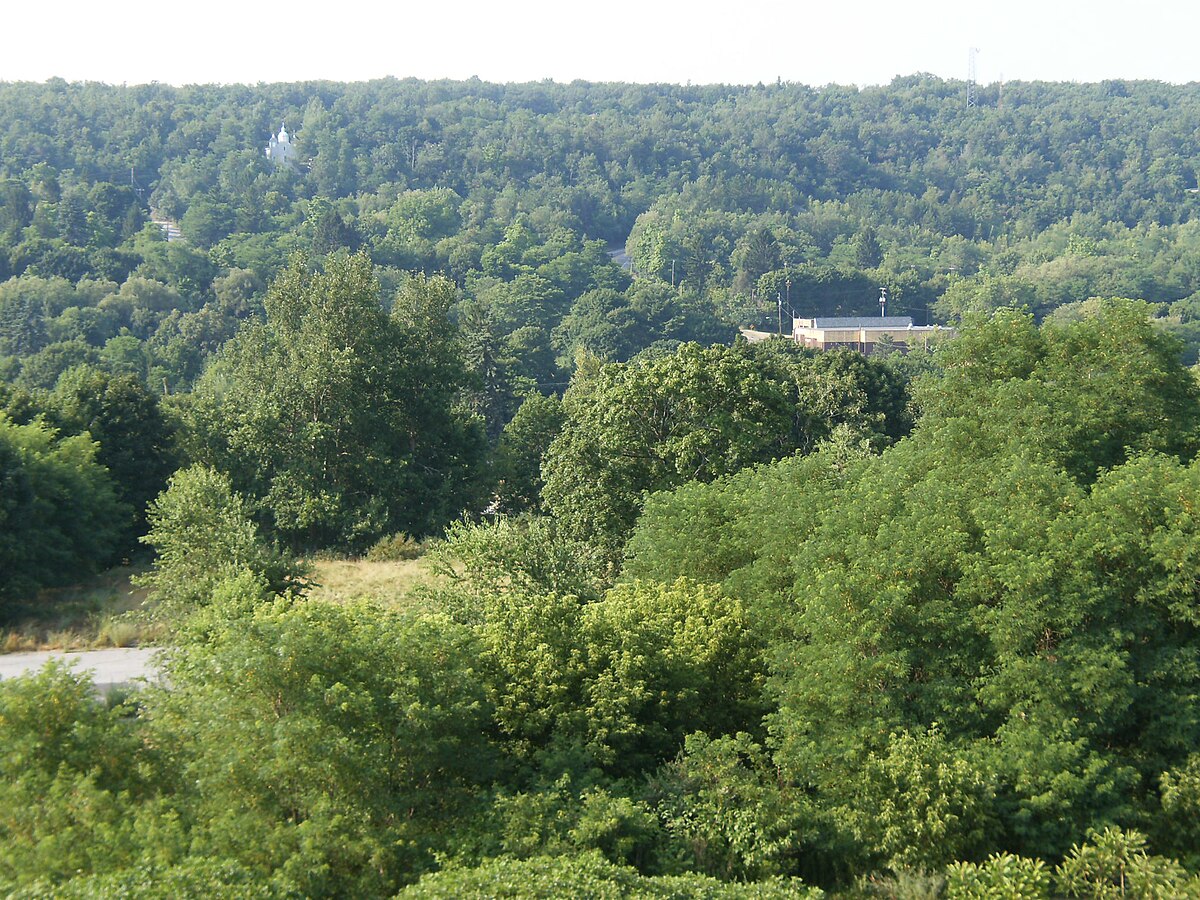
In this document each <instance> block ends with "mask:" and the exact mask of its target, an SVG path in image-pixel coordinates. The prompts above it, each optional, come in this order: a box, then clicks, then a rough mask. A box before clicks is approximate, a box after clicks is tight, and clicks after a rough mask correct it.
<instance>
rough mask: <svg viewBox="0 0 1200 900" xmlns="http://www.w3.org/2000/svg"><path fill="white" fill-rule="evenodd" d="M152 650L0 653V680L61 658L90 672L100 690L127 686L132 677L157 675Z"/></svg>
mask: <svg viewBox="0 0 1200 900" xmlns="http://www.w3.org/2000/svg"><path fill="white" fill-rule="evenodd" d="M157 652H158V650H157V648H154V647H122V648H117V649H113V650H84V651H80V652H78V653H64V652H62V651H60V650H48V651H46V652H44V653H4V654H0V678H12V677H14V676H17V675H24V674H25V673H26V672H34V671H36V670H38V669H40V668H41V667H42V666H44V665H45V664H46V663H47V661H49V660H51V659H65V660H66V661H67V662H68V663H70V664H71V665H72V666H74V667H75V668H76V669H79V670H86V669H90V670H91V672H92V680H93V681H95V682H96V687H97V688H98V689H99V690H100V691H107V690H108V689H109V688H112V687H115V686H116V685H121V684H127V683H129V682H130V681H133V680H134V679H136V678H147V679H153V678H155V677H156V676H157V669H156V668H155V666H154V664H153V661H152V657H153V656H154V654H155V653H157Z"/></svg>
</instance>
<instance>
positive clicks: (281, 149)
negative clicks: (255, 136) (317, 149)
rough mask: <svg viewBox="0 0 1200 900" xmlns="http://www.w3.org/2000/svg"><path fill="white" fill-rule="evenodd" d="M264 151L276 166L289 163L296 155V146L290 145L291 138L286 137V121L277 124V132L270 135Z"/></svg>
mask: <svg viewBox="0 0 1200 900" xmlns="http://www.w3.org/2000/svg"><path fill="white" fill-rule="evenodd" d="M266 152H267V159H269V160H270V161H271V162H272V163H274V164H275V165H277V166H282V165H284V164H285V163H291V161H292V158H293V157H294V156H295V155H296V148H295V147H294V146H292V139H291V138H290V137H288V133H287V123H286V122H285V123H283V124H282V125H280V126H279V134H277V135H272V136H271V140H269V141H268V142H267V151H266Z"/></svg>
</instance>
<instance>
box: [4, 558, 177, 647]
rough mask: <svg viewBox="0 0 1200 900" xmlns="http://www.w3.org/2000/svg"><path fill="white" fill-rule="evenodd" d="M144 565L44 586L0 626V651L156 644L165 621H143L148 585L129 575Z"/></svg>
mask: <svg viewBox="0 0 1200 900" xmlns="http://www.w3.org/2000/svg"><path fill="white" fill-rule="evenodd" d="M143 571H145V570H144V568H143V567H136V566H118V567H117V568H114V569H110V570H109V571H107V572H104V573H102V574H100V575H97V576H96V577H95V578H94V579H92V580H91V581H89V582H87V583H85V584H81V585H74V586H72V587H66V588H55V589H53V590H45V591H41V592H40V593H39V594H38V595H37V596H36V597H33V598H31V599H30V600H28V601H26V602H25V603H23V604H20V605H19V606H17V607H16V608H15V609H14V610H13V611H12V613H11V616H10V622H9V624H8V625H7V626H6V627H0V652H3V653H15V652H18V651H21V650H88V649H93V648H97V647H132V646H134V645H137V644H149V643H153V642H154V641H155V639H157V638H158V637H160V636H161V632H162V628H161V626H156V625H153V624H150V623H148V622H143V621H138V618H137V617H136V616H134V615H131V613H132V612H133V611H134V610H140V609H141V607H142V601H144V600H145V599H146V589H145V588H138V587H134V585H133V584H132V583H131V581H130V579H131V578H132V577H134V576H135V575H137V574H139V573H141V572H143Z"/></svg>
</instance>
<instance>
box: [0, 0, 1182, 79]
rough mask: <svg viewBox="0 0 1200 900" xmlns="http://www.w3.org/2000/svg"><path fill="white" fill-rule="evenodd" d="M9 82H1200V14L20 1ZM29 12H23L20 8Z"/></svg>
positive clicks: (1008, 6) (1177, 7)
mask: <svg viewBox="0 0 1200 900" xmlns="http://www.w3.org/2000/svg"><path fill="white" fill-rule="evenodd" d="M5 6H7V7H10V8H9V9H4V10H3V11H2V12H0V47H2V48H3V50H2V51H0V81H16V80H32V81H43V80H45V79H46V78H49V77H52V76H61V77H63V78H66V79H68V80H69V81H79V80H92V81H106V82H110V83H121V82H128V83H130V84H134V83H141V82H147V81H161V82H166V83H171V84H185V83H197V82H204V83H207V82H248V83H255V82H259V81H298V80H306V79H310V78H327V79H333V80H338V81H358V80H364V79H369V78H378V77H382V76H385V75H394V76H396V77H400V78H403V77H407V76H416V77H418V78H443V77H445V78H469V77H471V76H472V75H478V76H479V77H480V78H482V79H484V80H485V81H536V80H541V79H543V78H552V79H554V80H556V81H571V80H574V79H577V78H579V79H584V80H587V81H638V82H651V81H670V82H685V81H692V82H693V83H711V82H731V83H743V84H746V83H750V84H752V83H755V82H758V81H762V82H769V81H774V80H775V79H776V78H777V77H782V78H783V79H784V80H785V81H796V82H803V83H806V84H813V85H820V84H827V83H830V82H838V83H843V84H879V83H885V82H888V81H890V80H891V79H892V78H893V77H894V76H895V75H910V74H913V73H915V72H932V73H934V74H936V75H941V76H945V77H950V78H960V79H961V78H965V77H966V74H967V54H968V50H969V48H971V47H977V48H979V51H980V52H979V54H978V58H977V72H978V76H977V77H978V80H979V81H980V82H981V83H989V82H992V81H996V80H998V79H1000V78H1003V79H1005V80H1008V81H1013V80H1032V79H1046V80H1064V81H1097V80H1100V79H1103V78H1131V79H1132V78H1153V79H1160V80H1163V81H1171V82H1176V83H1182V82H1189V81H1198V80H1200V54H1198V53H1197V37H1200V4H1198V3H1196V2H1194V0H1175V2H1169V3H1168V2H1158V0H1149V2H1143V3H1131V2H1128V0H1125V2H1121V3H1116V2H1112V0H1093V2H1086V3H1085V2H1077V0H1068V2H1055V0H1037V2H1034V0H1004V2H996V0H992V2H990V3H989V2H981V0H974V2H969V3H968V2H963V3H949V2H945V0H932V2H920V0H916V2H908V3H900V2H888V3H882V2H876V0H850V2H845V0H842V2H837V0H833V2H828V0H827V2H821V3H811V2H804V0H791V2H764V0H737V2H730V3H722V4H714V3H709V2H704V0H692V2H674V0H672V2H655V0H641V2H634V0H608V2H602V3H594V4H585V3H572V2H571V0H557V2H549V0H508V2H503V0H498V2H487V3H483V2H464V0H441V2H438V0H425V2H421V3H414V2H412V0H398V2H396V0H393V2H392V3H367V2H362V0H312V2H306V0H239V2H233V0H190V2H189V0H175V2H171V0H154V2H149V0H129V2H112V0H109V2H104V0H87V2H81V0H60V2H57V3H53V4H51V3H48V2H47V3H45V5H42V4H39V3H31V2H29V0H9V2H8V3H6V4H5ZM11 7H15V9H13V8H11Z"/></svg>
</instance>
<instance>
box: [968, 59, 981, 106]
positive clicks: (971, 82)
mask: <svg viewBox="0 0 1200 900" xmlns="http://www.w3.org/2000/svg"><path fill="white" fill-rule="evenodd" d="M978 53H979V48H978V47H972V48H971V49H970V50H968V51H967V109H970V108H971V107H972V106H975V101H976V97H975V56H976V55H977V54H978Z"/></svg>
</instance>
